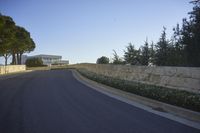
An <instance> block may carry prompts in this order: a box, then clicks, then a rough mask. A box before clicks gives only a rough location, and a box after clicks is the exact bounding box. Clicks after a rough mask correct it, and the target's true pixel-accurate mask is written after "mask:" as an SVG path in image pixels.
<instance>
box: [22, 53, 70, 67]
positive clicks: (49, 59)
mask: <svg viewBox="0 0 200 133" xmlns="http://www.w3.org/2000/svg"><path fill="white" fill-rule="evenodd" d="M30 58H40V59H41V60H42V62H43V64H44V65H48V66H50V65H54V64H56V65H68V64H69V61H68V60H62V56H59V55H45V54H40V55H34V56H27V55H23V56H22V64H25V63H26V60H27V59H30Z"/></svg>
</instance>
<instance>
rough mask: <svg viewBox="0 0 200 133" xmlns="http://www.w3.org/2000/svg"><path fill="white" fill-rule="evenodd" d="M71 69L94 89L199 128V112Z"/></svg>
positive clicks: (75, 75)
mask: <svg viewBox="0 0 200 133" xmlns="http://www.w3.org/2000/svg"><path fill="white" fill-rule="evenodd" d="M70 71H72V74H73V76H74V77H75V79H77V80H78V81H79V82H81V83H83V84H85V85H87V86H89V87H90V88H92V89H95V90H96V91H99V92H101V93H103V94H105V95H108V96H110V97H113V98H115V99H118V100H120V101H123V102H125V103H128V104H130V105H133V106H136V107H138V108H141V109H143V110H146V111H148V112H151V113H154V114H157V115H159V116H162V117H165V118H168V119H170V120H174V121H176V122H179V123H182V124H184V125H187V126H190V127H193V128H197V129H200V113H199V112H194V111H191V110H188V109H184V108H181V107H177V106H173V105H170V104H166V103H162V102H159V101H156V100H152V99H149V98H146V97H142V96H138V95H135V94H132V93H129V92H125V91H122V90H119V89H116V88H113V87H110V86H107V85H104V84H100V83H97V82H95V81H93V80H90V79H88V78H86V77H83V76H82V75H81V74H80V73H78V72H77V71H76V70H70Z"/></svg>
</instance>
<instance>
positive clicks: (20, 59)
mask: <svg viewBox="0 0 200 133" xmlns="http://www.w3.org/2000/svg"><path fill="white" fill-rule="evenodd" d="M22 55H23V53H20V54H19V64H20V65H21V64H22Z"/></svg>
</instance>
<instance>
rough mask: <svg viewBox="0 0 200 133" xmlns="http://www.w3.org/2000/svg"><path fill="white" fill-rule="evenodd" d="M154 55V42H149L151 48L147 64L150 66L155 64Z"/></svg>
mask: <svg viewBox="0 0 200 133" xmlns="http://www.w3.org/2000/svg"><path fill="white" fill-rule="evenodd" d="M155 54H156V50H155V46H154V42H151V46H150V48H149V64H150V65H154V64H155Z"/></svg>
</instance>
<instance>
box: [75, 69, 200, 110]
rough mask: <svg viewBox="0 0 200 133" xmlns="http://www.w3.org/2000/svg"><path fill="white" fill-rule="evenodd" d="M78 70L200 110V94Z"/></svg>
mask: <svg viewBox="0 0 200 133" xmlns="http://www.w3.org/2000/svg"><path fill="white" fill-rule="evenodd" d="M78 71H79V73H80V74H81V75H83V76H85V77H87V78H89V79H91V80H94V81H97V82H99V83H102V84H105V85H108V86H111V87H114V88H117V89H120V90H123V91H127V92H130V93H134V94H137V95H140V96H144V97H147V98H151V99H154V100H158V101H161V102H165V103H168V104H172V105H176V106H180V107H183V108H187V109H191V110H194V111H198V112H200V94H196V93H192V92H188V91H184V90H177V89H171V88H166V87H160V86H155V85H149V84H143V83H139V82H134V81H127V80H122V79H117V78H113V77H108V76H104V75H98V74H96V73H93V72H89V71H86V70H83V69H79V70H78Z"/></svg>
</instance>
